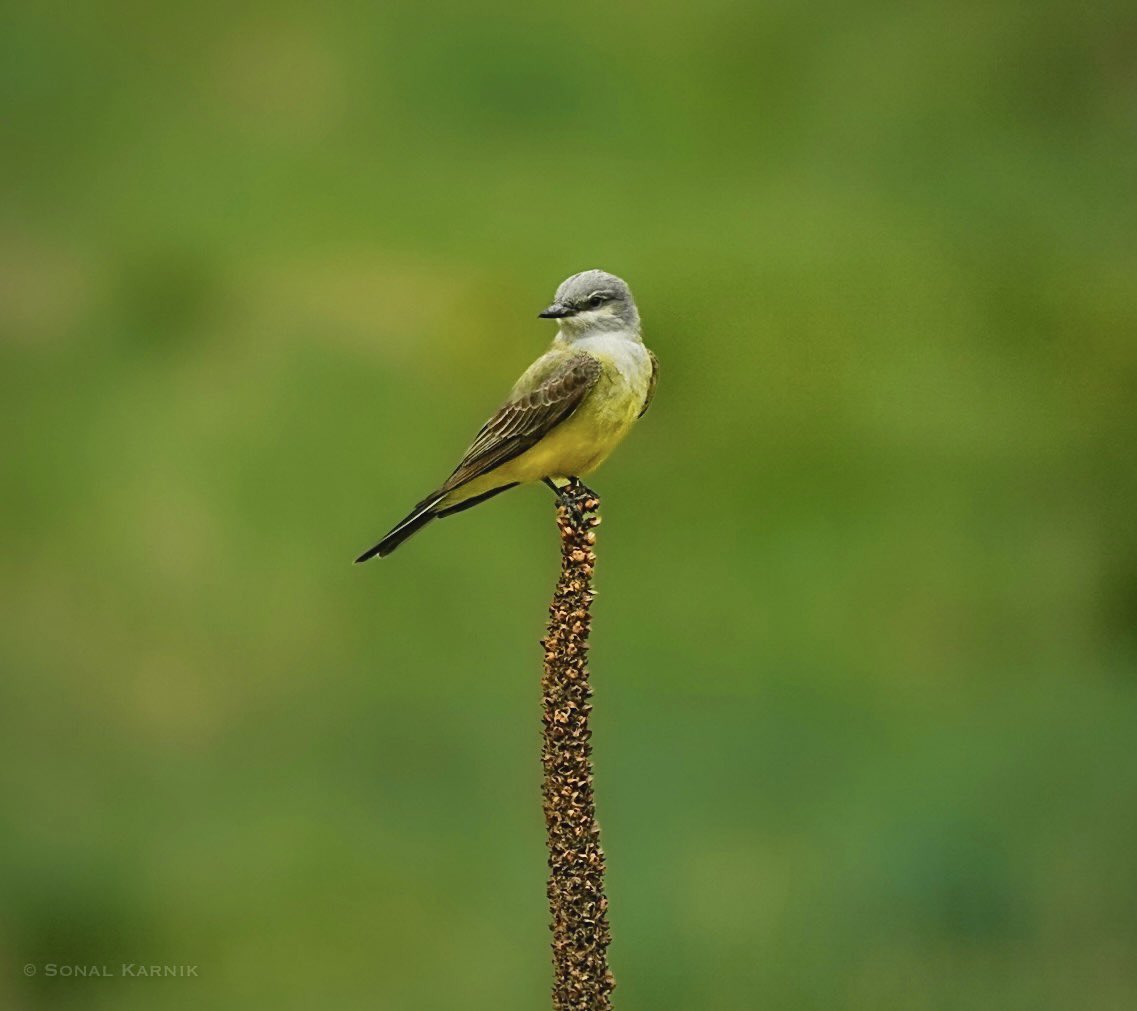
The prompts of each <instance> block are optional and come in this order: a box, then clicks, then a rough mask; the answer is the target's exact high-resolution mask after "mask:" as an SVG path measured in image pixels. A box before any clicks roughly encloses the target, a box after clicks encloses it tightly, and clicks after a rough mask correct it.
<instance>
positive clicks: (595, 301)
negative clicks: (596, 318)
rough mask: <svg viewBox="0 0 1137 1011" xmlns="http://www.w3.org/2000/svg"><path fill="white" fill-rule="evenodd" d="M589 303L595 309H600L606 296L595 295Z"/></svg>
mask: <svg viewBox="0 0 1137 1011" xmlns="http://www.w3.org/2000/svg"><path fill="white" fill-rule="evenodd" d="M588 304H589V305H590V306H592V308H593V309H599V308H600V306H602V305H603V304H604V296H603V295H593V296H592V298H590V299H589V300H588Z"/></svg>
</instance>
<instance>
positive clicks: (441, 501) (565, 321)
mask: <svg viewBox="0 0 1137 1011" xmlns="http://www.w3.org/2000/svg"><path fill="white" fill-rule="evenodd" d="M538 316H540V317H541V318H543V319H555V320H556V321H557V336H556V337H555V338H553V344H552V347H550V348H549V350H548V351H546V352H545V353H544V354H543V355H542V356H541V357H540V358H538V359H537V360H536V361H535V362H534V363H533V364H532V365H530V366H529V368H528V369H526V370H525V372H524V374H523V375H522V376H521V378H520V379H518V380H517V383H516V384H515V385H514V387H513V390H512V391H511V392H510V394H509V399H508V400H506V402H505V403H504V404H503V405H502V406H501V408H500V409H499V410H498V411H497V413H496V414H495V415H494V416H493V417H492V418H490V420H489V421H487V422H486V423H485V425H483V426H482V430H481V431H480V432H479V433H478V435H477V437H476V438H475V439H474V441H473V442H472V443H471V444H470V448H469V449H467V450H466V453H465V455H464V456H463V457H462V460H461V462H460V463H459V464H458V466H457V467H456V468H455V469H454V472H453V473H452V474H451V475H450V476H449V477H448V478H447V479H446V480H445V481H444V482H443V483H442V485H441V487H439V488H438V489H437V490H436V491H433V492H431V493H430V494H429V495H427V497H426V498H424V499H423V500H422V501H421V502H420V503H419V504H418V505H416V506H415V507H414V509H412V510H411V512H410V513H409V514H408V515H407V517H406V519H404V520H403V521H402V522H401V523H399V524H397V525H396V526H395V527H394V529H392V530H391V532H390V533H389V534H387V536H386V537H384V538H383V539H382V540H381V541H380V542H379V543H378V544H376V545H375V547H373V548H369V549H368V550H367V551H365V552H363V554H362V555H360V556H359V557H358V558H357V559H356V561H357V562H365V561H367V559H369V558H374V557H375V556H376V555H378V556H379V557H380V558H382V557H383V556H384V555H389V554H390V553H391V552H392V551H394V550H395V548H397V547H398V546H399V545H400V544H402V543H403V541H405V540H406V539H407V538H408V537H410V536H411V534H413V533H415V532H417V531H418V530H421V529H422V528H423V527H424V526H426V524H428V523H429V522H430V521H431V520H433V519H437V518H441V517H443V516H450V515H453V514H454V513H456V512H461V511H462V510H463V509H469V508H470V507H471V506H475V505H477V504H478V503H479V502H484V501H485V500H486V499H488V498H491V497H492V496H494V495H497V494H498V493H499V492H503V491H506V490H507V489H509V488H513V487H516V486H517V485H519V484H524V483H527V482H531V481H544V482H545V484H547V485H549V486H550V487H551V488H552V489H553V490H554V491H556V492H557V493H558V494H560V492H559V489H558V485H557V482H561V483H562V484H563V483H564V482H575V481H578V480H579V479H580V477H581V476H582V475H584V474H589V473H591V472H592V471H593V470H595V469H596V468H597V467H599V466H600V464H601V463H603V462H604V461H605V460H606V459H607V458H608V455H609V454H610V453H611V452H612V450H614V449H615V448H616V446H617V445H618V444H619V443H620V441H621V440H622V439H623V438H624V436H625V435H627V434H628V432H629V431H630V430H631V428H632V425H634V424H635V422H636V419H637V418H640V417H642V416H643V413H644V412H645V411H646V410H647V409H648V406H649V405H650V404H651V398H652V396H653V395H654V393H655V380H656V376H657V374H658V372H659V363H658V362H657V361H656V357H655V355H654V354H652V353H651V352H650V351H649V350H648V349H647V348H646V347H644V342H643V338H642V337H641V336H640V314H639V313H638V312H637V311H636V303H635V302H634V301H633V300H632V293H631V291H630V290H629V289H628V286H627V285H626V284H625V283H624V282H623V281H621V280H620V278H618V277H616V276H615V275H613V274H608V273H605V272H604V271H603V270H586V271H584V272H583V273H581V274H574V275H573V276H572V277H570V278H568V280H566V281H565V282H564V283H563V284H561V286H560V287H559V288H558V289H557V294H556V297H555V298H554V299H553V303H552V305H550V306H549V307H548V308H547V309H545V310H544V311H543V312H540V313H538Z"/></svg>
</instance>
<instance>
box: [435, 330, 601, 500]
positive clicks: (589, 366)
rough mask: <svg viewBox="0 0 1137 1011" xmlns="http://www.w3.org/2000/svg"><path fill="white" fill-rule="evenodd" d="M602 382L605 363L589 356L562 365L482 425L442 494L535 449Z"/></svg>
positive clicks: (582, 354) (576, 356)
mask: <svg viewBox="0 0 1137 1011" xmlns="http://www.w3.org/2000/svg"><path fill="white" fill-rule="evenodd" d="M599 378H600V362H598V361H597V360H596V359H595V358H593V357H592V356H591V355H588V354H585V353H584V352H578V353H577V354H574V355H571V356H569V357H567V358H565V359H563V360H562V361H559V362H557V363H556V364H555V365H554V366H553V367H552V368H551V369H550V371H548V372H547V373H546V374H545V375H544V376H543V377H542V378H541V381H540V383H538V385H536V386H534V387H533V388H532V389H531V390H529V391H528V392H527V393H524V394H521V395H520V396H516V397H514V399H512V400H510V401H509V402H508V403H507V404H505V405H503V406H502V407H501V408H500V410H498V412H497V413H496V414H495V415H494V416H493V417H492V418H490V420H489V421H487V422H486V423H485V425H483V426H482V430H481V431H480V432H479V433H478V435H477V438H475V439H474V441H473V443H472V444H471V445H470V448H469V449H467V450H466V455H465V456H463V457H462V462H461V463H459V464H458V466H457V467H456V468H455V469H454V473H453V474H451V475H450V477H449V478H447V480H446V483H445V484H444V485H443V486H442V488H441V490H442V491H452V490H453V489H455V488H457V487H458V486H459V485H463V484H465V483H466V482H467V481H472V480H473V479H474V478H476V477H480V476H481V475H482V474H485V473H488V472H489V471H491V470H493V469H494V468H495V467H500V466H501V465H502V464H503V463H505V462H506V461H507V460H512V459H513V458H514V457H517V456H520V455H521V454H522V453H524V452H525V450H527V449H529V448H530V447H531V446H534V445H536V444H537V443H538V442H539V441H540V440H541V439H542V438H543V437H544V436H546V435H547V434H548V433H549V432H551V431H552V430H553V429H554V428H556V426H557V425H559V424H560V423H561V422H562V421H564V420H565V419H566V418H568V417H569V416H570V415H571V414H572V413H573V411H575V410H576V409H577V408H578V407H579V406H580V405H581V402H582V401H583V400H584V398H585V397H586V396H588V394H589V392H590V391H591V390H592V388H593V387H594V386H595V385H596V380H597V379H599Z"/></svg>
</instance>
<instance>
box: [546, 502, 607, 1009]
mask: <svg viewBox="0 0 1137 1011" xmlns="http://www.w3.org/2000/svg"><path fill="white" fill-rule="evenodd" d="M561 498H562V502H561V505H560V506H559V508H558V510H557V525H558V527H559V528H560V534H561V577H560V580H559V581H558V582H557V589H556V592H555V593H554V594H553V602H552V604H551V605H550V607H549V628H548V634H547V636H546V638H545V640H544V647H545V672H544V675H543V676H542V678H541V694H542V707H543V708H542V719H543V722H544V741H543V747H542V749H541V761H542V762H543V764H544V772H545V775H544V801H545V803H544V806H545V825H546V828H547V830H548V844H549V889H548V895H549V910H550V912H551V914H552V924H551V929H552V933H553V1008H554V1011H607V1009H609V1008H611V1006H612V1002H611V994H612V989H613V987H615V985H616V981H615V980H614V979H613V977H612V974H611V973H610V972H609V971H608V942H609V941H610V940H611V933H610V931H609V929H608V912H607V911H608V899H607V897H606V896H605V895H604V853H603V851H602V850H601V849H600V826H599V825H598V824H597V822H596V807H595V802H594V800H593V795H592V760H591V757H590V756H591V752H592V748H591V745H590V743H589V738H590V736H591V731H590V730H589V727H588V715H589V712H590V711H591V709H592V707H591V705H589V698H590V697H591V695H592V688H591V686H590V685H589V683H588V633H589V628H590V626H591V622H592V617H591V612H590V608H591V604H592V597H593V590H592V570H593V567H594V566H595V564H596V555H595V553H594V552H593V545H594V544H595V542H596V535H595V533H593V529H592V528H593V527H595V526H597V525H598V524H599V522H600V518H599V516H596V515H595V512H596V510H597V509H598V508H599V506H600V502H599V500H598V499H597V498H596V496H595V495H594V494H593V493H592V492H591V491H589V490H588V489H587V488H585V487H584V486H583V485H580V484H573V485H570V486H569V487H568V488H566V489H564V490H563V492H562V496H561Z"/></svg>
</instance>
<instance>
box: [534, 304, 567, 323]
mask: <svg viewBox="0 0 1137 1011" xmlns="http://www.w3.org/2000/svg"><path fill="white" fill-rule="evenodd" d="M575 315H576V310H575V309H574V308H573V307H572V306H571V305H565V304H564V303H563V302H554V303H553V304H552V305H551V306H549V308H548V309H545V310H543V311H542V312H539V313H537V316H538V318H539V319H564V318H565V317H566V316H575Z"/></svg>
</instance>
